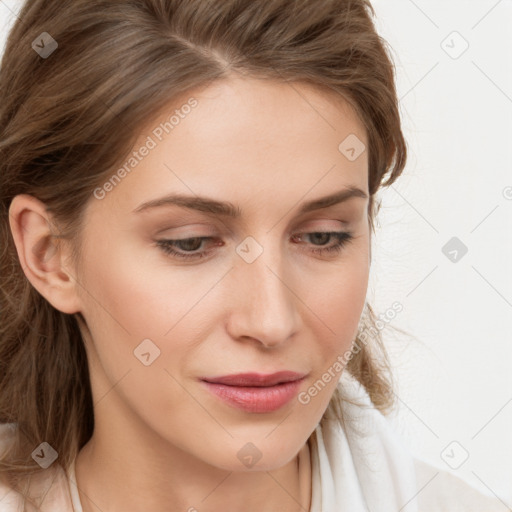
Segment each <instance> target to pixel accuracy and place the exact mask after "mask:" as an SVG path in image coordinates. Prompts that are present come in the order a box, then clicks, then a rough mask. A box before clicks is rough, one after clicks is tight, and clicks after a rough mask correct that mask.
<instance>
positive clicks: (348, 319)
mask: <svg viewBox="0 0 512 512" xmlns="http://www.w3.org/2000/svg"><path fill="white" fill-rule="evenodd" d="M185 105H188V107H187V106H185ZM176 110H177V111H178V112H176ZM173 114H174V116H175V117H174V118H173V119H172V120H171V121H170V123H168V124H167V125H165V122H168V121H169V119H170V118H171V116H172V115H173ZM161 123H162V124H161ZM164 127H165V128H164ZM347 137H348V139H347ZM362 144H364V145H365V146H366V145H367V140H366V134H365V130H364V127H363V125H362V123H361V122H360V121H359V120H358V118H357V117H356V115H355V114H354V112H353V111H352V110H351V109H350V108H349V107H348V106H347V104H346V103H344V102H343V101H342V100H341V97H336V96H330V95H328V94H327V93H325V92H324V93H322V92H320V91H318V90H316V89H313V88H312V87H310V86H307V85H305V84H298V83H294V84H292V85H286V84H283V83H278V82H273V81H260V80H256V79H242V78H232V79H229V80H227V81H224V82H216V83H215V84H214V85H211V86H209V87H208V88H206V89H203V90H199V91H198V92H197V93H194V94H190V95H188V96H185V97H184V99H183V101H180V102H173V104H172V106H170V107H169V108H168V109H165V110H164V111H162V112H161V115H160V116H159V117H158V119H155V120H154V122H152V123H150V124H148V126H147V127H145V129H144V130H143V131H142V133H141V136H140V139H139V141H138V143H137V144H136V145H135V147H134V151H136V153H137V154H136V155H135V156H134V160H132V161H131V163H128V165H127V166H126V168H125V172H124V173H123V172H119V173H117V174H116V178H113V179H112V181H111V184H110V185H109V184H106V185H105V186H104V187H101V190H100V189H97V190H96V191H95V195H94V197H92V198H91V200H90V203H89V205H88V207H87V210H86V217H85V223H84V226H85V227H84V232H83V240H84V251H83V252H82V254H81V262H82V264H81V267H80V268H79V269H76V272H77V274H76V279H77V281H78V282H79V283H80V285H77V294H78V296H79V303H80V305H81V309H80V311H81V313H82V315H83V316H84V318H85V320H86V322H87V329H85V328H84V336H85V339H86V346H87V351H88V357H89V364H90V371H91V383H92V389H93V399H94V402H95V434H94V436H95V437H96V438H97V439H101V436H104V437H107V436H111V442H118V441H119V440H123V442H125V443H129V442H133V440H134V439H138V440H139V441H138V442H140V443H142V444H144V443H145V442H146V440H152V441H153V443H152V444H151V446H153V447H155V446H158V449H156V448H149V449H152V450H154V452H155V453H154V455H155V456H162V457H164V456H166V454H165V453H164V450H162V447H169V448H170V449H171V447H172V449H174V450H178V452H179V453H181V454H183V456H190V455H192V456H193V457H196V458H198V459H200V460H202V461H204V462H206V463H208V464H211V465H213V466H216V467H219V468H224V469H227V470H236V471H244V470H251V469H254V470H262V469H265V470H269V469H273V468H278V467H281V466H283V465H284V464H286V463H287V462H288V461H290V460H291V459H292V458H293V457H294V456H295V455H296V454H297V453H298V451H299V450H300V449H301V447H302V446H303V445H304V443H305V442H306V440H307V439H308V437H309V436H310V434H311V433H312V431H313V430H314V428H315V427H316V425H317V424H318V422H319V421H320V419H321V417H322V414H323V413H324V411H325V409H326V408H327V405H328V403H329V400H330V398H331V396H332V393H333V391H334V389H335V386H336V384H337V382H338V379H339V377H340V373H341V368H342V366H344V364H345V363H346V358H344V359H343V354H345V353H346V351H347V350H349V349H350V347H351V344H352V342H353V340H354V338H355V336H356V333H357V327H358V321H359V319H360V315H361V313H362V310H363V307H364V303H365V298H366V291H367V284H368V275H369V243H370V238H369V236H370V235H369V223H368V212H367V209H368V197H367V195H368V188H367V184H368V183H367V182H368V168H367V166H368V160H367V152H366V151H365V150H364V146H362ZM340 145H341V146H340ZM144 147H145V148H146V149H145V150H144V149H142V148H144ZM124 163H125V162H122V163H121V164H120V165H119V168H120V167H121V166H122V165H123V164H124ZM126 169H129V172H127V171H126ZM117 170H118V169H114V170H113V173H112V174H115V173H116V172H117ZM349 187H353V188H357V189H360V191H362V192H363V194H362V196H361V195H357V194H354V195H350V196H346V199H345V200H343V201H341V200H340V199H341V198H342V197H343V193H344V191H346V189H348V188H349ZM334 194H341V196H340V197H339V198H338V201H331V202H330V203H332V204H330V206H325V205H320V204H317V205H315V201H318V200H319V199H321V198H326V197H332V196H333V195H334ZM365 194H366V197H365ZM166 197H167V198H169V201H168V202H164V201H163V200H162V198H166ZM172 197H175V199H176V198H177V199H176V202H175V203H173V202H172V200H171V198H172ZM155 201H159V202H160V204H159V205H153V206H148V205H146V206H145V207H144V205H145V204H146V203H150V202H155ZM186 205H188V206H186ZM227 205H229V208H228V206H227ZM235 213H236V215H234V214H235ZM327 232H335V233H340V235H336V234H334V235H329V234H326V233H327ZM342 233H350V236H351V237H352V238H351V239H349V240H347V239H346V236H347V235H344V234H342ZM169 240H172V241H173V242H172V244H171V243H170V242H166V241H169ZM179 240H181V242H179ZM340 240H341V243H342V244H343V245H341V246H340V247H339V250H336V244H337V243H339V242H340ZM165 244H167V245H165ZM166 248H167V249H171V250H174V251H176V254H172V253H169V252H166ZM281 371H292V372H296V373H297V374H299V376H303V378H302V380H300V381H299V382H298V383H296V384H295V385H293V384H287V385H284V386H283V385H280V386H277V385H275V386H267V387H266V388H265V389H262V388H260V389H247V388H245V389H244V388H243V387H240V386H238V387H236V386H230V385H226V384H224V385H222V384H217V385H213V384H206V383H205V382H204V380H205V379H210V380H213V379H214V378H218V377H222V376H229V375H233V374H240V373H257V374H264V375H268V374H274V373H275V372H281ZM278 380H280V379H278ZM247 383H248V382H245V384H247ZM239 384H240V385H241V384H244V382H242V381H241V382H239ZM260 384H262V382H260ZM267 384H268V383H267ZM221 395H222V396H224V397H226V396H228V397H230V399H225V398H221ZM155 440H157V441H158V442H157V443H155V442H154V441H155ZM104 442H106V441H104ZM173 453H176V452H173Z"/></svg>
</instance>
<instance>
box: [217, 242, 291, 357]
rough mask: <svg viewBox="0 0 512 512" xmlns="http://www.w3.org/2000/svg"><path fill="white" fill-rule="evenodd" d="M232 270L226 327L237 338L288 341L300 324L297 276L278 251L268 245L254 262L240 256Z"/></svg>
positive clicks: (269, 343)
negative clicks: (295, 290) (296, 289)
mask: <svg viewBox="0 0 512 512" xmlns="http://www.w3.org/2000/svg"><path fill="white" fill-rule="evenodd" d="M230 274H231V282H230V286H231V287H232V290H231V293H230V297H231V301H232V302H231V303H230V306H231V307H230V308H229V311H230V313H229V318H228V323H227V329H228V332H229V334H230V336H231V337H232V338H233V339H235V340H244V339H251V340H254V342H255V343H258V344H260V345H261V346H263V347H265V348H272V347H277V346H279V345H282V344H284V343H286V341H287V340H289V339H290V338H291V337H292V336H293V334H294V333H295V332H297V329H298V328H299V322H300V317H299V311H298V310H297V306H298V303H300V300H299V298H298V297H297V295H296V294H295V293H294V281H295V280H294V278H293V273H292V271H291V270H290V268H289V267H286V266H284V265H283V260H282V258H281V256H280V255H279V254H278V253H277V250H276V251H273V254H270V249H268V248H265V250H264V251H263V253H262V254H261V255H260V256H259V257H258V258H257V259H256V260H255V261H253V262H252V263H247V262H246V261H243V260H238V261H237V262H236V264H235V268H234V269H233V271H232V272H230Z"/></svg>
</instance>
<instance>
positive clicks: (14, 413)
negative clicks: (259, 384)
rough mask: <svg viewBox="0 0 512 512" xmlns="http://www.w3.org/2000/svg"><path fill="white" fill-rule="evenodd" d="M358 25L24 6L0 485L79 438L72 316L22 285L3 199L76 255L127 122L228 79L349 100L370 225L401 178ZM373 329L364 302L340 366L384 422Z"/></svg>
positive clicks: (369, 42) (116, 7) (259, 12)
mask: <svg viewBox="0 0 512 512" xmlns="http://www.w3.org/2000/svg"><path fill="white" fill-rule="evenodd" d="M372 16H375V12H374V10H373V8H372V6H371V4H370V3H369V1H368V0H265V1H263V0H260V1H258V0H138V1H132V0H69V1H67V2H61V1H60V0H30V1H26V2H25V3H24V5H23V6H22V9H21V11H20V13H19V15H18V19H17V21H16V23H15V24H14V26H13V28H12V30H11V31H10V33H9V37H8V40H7V44H6V49H5V54H4V56H3V59H2V62H1V73H0V91H1V101H0V127H1V128H0V130H1V132H0V186H1V198H0V244H1V247H2V249H1V254H0V310H1V313H2V321H1V324H0V388H1V390H2V392H1V396H0V422H1V423H8V422H10V423H16V424H17V425H18V427H19V428H18V429H17V430H16V434H15V442H14V443H13V445H12V448H11V449H10V450H9V451H7V452H6V453H5V454H4V455H3V456H0V476H1V475H3V474H7V473H8V472H9V474H11V473H12V474H13V475H21V474H28V473H29V472H30V471H31V470H37V469H38V468H39V466H38V465H37V464H36V463H35V462H34V461H33V459H32V458H31V455H30V454H31V452H32V450H33V449H34V448H35V447H36V446H38V445H39V443H41V442H43V441H46V442H48V443H49V444H50V445H51V446H52V447H53V448H54V449H55V450H56V451H57V452H58V457H59V462H60V463H61V464H62V465H63V466H65V467H66V466H67V465H68V464H69V463H70V462H71V461H72V460H73V459H74V457H75V456H76V455H77V453H78V451H79V450H80V449H81V447H82V446H83V445H84V444H85V443H86V442H87V441H88V440H89V438H90V437H91V435H92V432H93V428H94V416H93V403H92V396H91V390H90V382H89V373H88V367H87V357H86V352H85V349H84V345H83V341H82V337H81V332H80V329H79V323H78V320H81V321H84V319H83V317H82V315H81V314H80V313H77V314H73V315H69V314H65V313H62V312H60V311H58V310H56V309H55V308H53V307H52V305H50V304H49V302H48V301H46V300H45V299H44V297H42V296H41V295H40V294H39V293H38V292H37V291H36V290H35V289H34V287H33V286H31V283H30V282H29V281H28V279H27V278H26V276H25V275H24V273H23V270H22V268H21V265H20V262H19V260H18V257H17V253H16V248H15V245H14V240H13V238H12V234H11V232H10V228H9V222H8V209H9V206H10V203H11V201H12V199H13V197H14V196H16V195H17V194H22V193H23V194H30V195H33V196H34V197H36V198H38V199H39V200H40V201H42V202H43V203H45V205H46V206H47V210H48V212H51V213H52V216H53V217H54V218H55V220H56V222H57V224H58V225H59V230H60V231H59V233H60V234H59V237H60V238H67V239H69V240H71V241H72V242H73V244H74V249H75V251H74V258H75V261H78V259H79V254H80V244H79V241H80V236H79V235H80V232H81V222H82V217H83V212H84V208H85V206H86V204H87V203H88V201H90V200H91V194H92V191H93V190H94V189H95V188H96V187H98V186H100V185H101V184H103V183H104V182H105V180H106V179H108V178H109V177H110V176H111V175H112V169H114V168H115V167H116V165H118V164H119V162H121V161H123V160H124V159H125V158H126V156H127V155H128V154H129V152H130V151H131V150H132V148H133V144H134V143H135V141H136V138H137V136H138V134H139V130H140V127H142V126H145V123H147V121H148V120H150V119H152V118H153V117H154V116H155V115H157V114H158V112H159V111H160V110H161V108H162V107H163V106H165V105H167V104H168V103H169V101H170V100H172V99H173V98H178V97H179V96H183V95H184V94H186V93H187V91H190V90H192V89H194V88H198V87H205V86H207V85H209V84H210V83H211V82H213V81H215V80H219V79H223V78H226V77H228V76H229V75H230V74H231V73H233V72H237V73H243V74H246V75H248V76H254V77H262V78H269V79H275V80H280V81H302V82H309V83H310V84H313V85H315V86H317V87H320V88H323V89H324V90H326V91H327V90H329V91H331V92H334V93H335V94H337V95H339V96H340V97H341V98H343V99H345V100H346V101H348V102H349V103H350V104H351V105H352V107H353V108H354V109H355V110H356V112H357V114H358V115H359V117H360V119H361V120H362V122H363V123H364V125H365V127H366V130H367V135H368V158H369V174H368V186H369V192H370V203H369V218H370V223H371V229H372V230H373V231H374V225H373V218H374V217H375V215H376V214H377V211H378V207H380V204H379V205H378V204H377V201H376V197H375V196H374V195H375V193H376V192H377V190H378V189H379V187H381V186H388V185H390V184H391V183H393V182H394V181H395V180H396V178H397V177H398V176H399V175H400V174H401V172H402V170H403V168H404V166H405V161H406V143H405V141H404V138H403V134H402V131H401V125H400V116H399V110H398V100H397V96H396V90H395V83H394V67H393V64H392V60H391V57H390V55H389V53H388V48H387V45H386V42H385V41H384V40H383V39H382V38H381V37H380V36H379V35H378V34H377V33H376V30H375V28H374V25H373V21H372ZM43 32H48V33H49V34H50V35H51V37H52V38H53V39H54V40H55V41H56V42H57V44H58V47H57V49H56V50H55V51H54V52H53V53H52V54H51V55H49V56H47V57H46V58H44V57H42V56H41V55H39V54H38V53H37V52H36V51H35V48H34V47H32V43H33V41H34V40H36V39H40V37H39V36H40V34H42V33H43ZM44 37H46V36H44ZM46 41H47V44H48V39H46ZM40 46H43V45H42V44H41V45H40ZM340 142H341V141H340ZM386 176H387V181H385V178H386ZM376 320H377V317H376V315H375V313H374V311H373V310H372V308H371V306H370V305H369V304H367V307H366V311H365V314H364V315H363V316H362V318H361V325H362V326H364V327H365V328H368V327H371V328H372V329H373V331H372V336H371V337H370V340H369V342H368V341H367V340H366V339H362V338H361V337H360V336H359V335H358V337H357V338H356V340H355V343H356V347H357V349H358V350H357V351H355V352H354V354H353V356H352V357H351V358H350V360H349V361H348V367H347V368H348V370H349V371H350V372H351V373H352V374H353V375H354V376H355V377H356V379H358V380H359V381H360V382H361V383H362V384H363V386H364V387H365V388H366V390H367V391H368V393H369V395H370V398H371V400H372V401H373V403H374V404H375V405H376V407H377V408H379V409H380V410H382V411H383V412H385V411H387V410H389V408H390V407H391V406H392V404H393V399H392V398H393V390H392V385H391V374H390V372H389V365H388V360H387V358H386V355H385V352H384V350H383V347H382V339H381V332H380V329H378V328H375V322H376ZM84 322H85V321H84ZM337 393H338V391H336V392H335V396H333V399H332V400H331V404H329V408H330V407H331V405H334V404H335V402H336V400H339V398H340V397H339V395H337ZM327 412H328V411H326V413H327ZM22 441H23V442H22Z"/></svg>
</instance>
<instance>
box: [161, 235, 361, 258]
mask: <svg viewBox="0 0 512 512" xmlns="http://www.w3.org/2000/svg"><path fill="white" fill-rule="evenodd" d="M301 235H330V236H334V237H335V238H337V239H338V241H337V242H336V243H335V244H334V245H331V246H329V247H326V248H324V247H322V248H321V249H314V250H312V251H311V252H313V253H314V254H320V255H322V254H329V255H332V254H338V253H340V252H341V250H342V249H343V247H344V246H345V245H347V244H348V243H350V242H351V241H352V240H353V239H354V236H353V234H352V233H351V232H348V231H311V232H309V233H301ZM212 238H213V237H209V236H202V237H201V236H194V237H190V238H181V239H178V240H158V241H157V242H156V245H157V246H158V247H159V248H160V249H162V251H164V252H165V253H166V254H168V255H170V256H173V257H176V258H179V259H183V260H199V259H201V258H204V257H206V256H207V255H208V254H209V251H203V252H196V253H190V254H187V253H182V252H179V251H176V250H174V249H173V246H174V245H175V244H179V243H180V242H187V241H189V240H211V239H212Z"/></svg>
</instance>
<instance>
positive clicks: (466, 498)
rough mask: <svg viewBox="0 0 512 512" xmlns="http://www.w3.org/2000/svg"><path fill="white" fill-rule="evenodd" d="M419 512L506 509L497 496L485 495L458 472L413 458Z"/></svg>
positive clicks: (464, 511) (500, 510)
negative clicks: (457, 474)
mask: <svg viewBox="0 0 512 512" xmlns="http://www.w3.org/2000/svg"><path fill="white" fill-rule="evenodd" d="M414 469H415V472H416V480H417V482H418V484H417V485H418V507H419V509H418V510H419V512H431V511H435V512H503V511H504V508H505V507H504V505H503V503H501V502H500V501H499V500H498V499H497V498H495V497H491V496H487V495H485V494H482V493H481V492H480V491H478V490H477V489H475V488H474V487H473V486H471V485H470V484H469V483H467V482H465V481H464V480H463V479H461V478H459V477H457V476H456V475H454V474H452V473H450V472H448V471H446V470H443V469H439V468H437V467H435V466H433V465H431V464H429V463H427V462H425V461H423V460H421V459H419V458H414Z"/></svg>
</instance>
